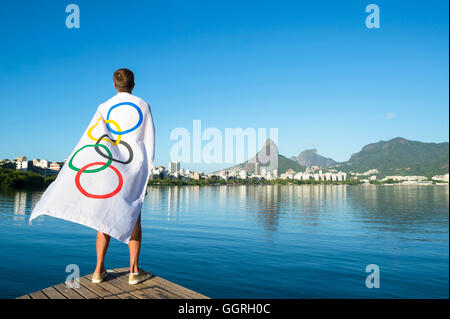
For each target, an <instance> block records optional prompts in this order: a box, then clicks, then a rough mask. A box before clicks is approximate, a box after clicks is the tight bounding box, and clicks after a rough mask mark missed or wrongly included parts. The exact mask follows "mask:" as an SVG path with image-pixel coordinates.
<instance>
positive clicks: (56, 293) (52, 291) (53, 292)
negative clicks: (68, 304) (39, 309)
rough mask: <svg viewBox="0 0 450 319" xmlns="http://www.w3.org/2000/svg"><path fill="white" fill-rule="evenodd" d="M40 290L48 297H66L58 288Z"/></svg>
mask: <svg viewBox="0 0 450 319" xmlns="http://www.w3.org/2000/svg"><path fill="white" fill-rule="evenodd" d="M42 292H43V293H44V294H46V295H47V296H48V297H49V298H50V299H66V297H64V295H62V294H61V293H60V292H59V291H58V290H56V289H55V288H53V287H48V288H45V289H42Z"/></svg>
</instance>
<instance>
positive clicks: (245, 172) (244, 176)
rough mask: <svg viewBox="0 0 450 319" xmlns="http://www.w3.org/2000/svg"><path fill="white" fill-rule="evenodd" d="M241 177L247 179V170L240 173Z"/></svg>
mask: <svg viewBox="0 0 450 319" xmlns="http://www.w3.org/2000/svg"><path fill="white" fill-rule="evenodd" d="M239 177H240V178H241V179H247V171H246V170H245V169H243V170H240V171H239Z"/></svg>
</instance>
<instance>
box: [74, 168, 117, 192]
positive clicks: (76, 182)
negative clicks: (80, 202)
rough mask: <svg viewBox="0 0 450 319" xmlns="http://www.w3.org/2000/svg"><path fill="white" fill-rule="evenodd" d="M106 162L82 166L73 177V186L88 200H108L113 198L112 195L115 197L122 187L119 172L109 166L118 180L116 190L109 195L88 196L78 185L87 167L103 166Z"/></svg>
mask: <svg viewBox="0 0 450 319" xmlns="http://www.w3.org/2000/svg"><path fill="white" fill-rule="evenodd" d="M105 164H106V162H94V163H90V164H87V165H85V166H83V167H82V168H80V170H79V171H78V172H77V175H76V176H75V185H76V186H77V188H78V190H79V191H80V192H81V193H82V194H83V195H84V196H86V197H90V198H110V197H113V196H114V195H116V194H117V193H118V192H119V191H120V190H121V189H122V186H123V178H122V174H120V172H119V170H118V169H117V168H115V167H114V166H113V165H109V167H111V168H112V170H113V171H114V172H116V174H117V177H118V178H119V185H117V188H116V189H115V190H114V191H112V192H111V193H109V194H105V195H94V194H90V193H88V192H86V191H85V190H84V189H83V187H81V183H80V177H81V174H82V173H83V172H84V171H85V170H86V169H87V168H89V167H91V166H94V165H105Z"/></svg>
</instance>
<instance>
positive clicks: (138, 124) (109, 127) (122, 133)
mask: <svg viewBox="0 0 450 319" xmlns="http://www.w3.org/2000/svg"><path fill="white" fill-rule="evenodd" d="M121 105H130V106H132V107H134V108H135V109H136V110H137V111H138V113H139V121H138V122H137V124H136V125H135V126H134V127H132V128H130V129H129V130H126V131H122V132H119V131H116V130H113V129H112V128H111V126H110V125H109V123H106V126H107V127H108V130H109V131H110V132H111V133H113V134H116V135H124V134H127V133H130V132H132V131H134V130H135V129H137V128H138V127H139V126H140V125H141V124H142V120H143V118H144V116H143V115H142V111H141V109H140V108H139V107H138V106H137V105H136V104H134V103H131V102H122V103H118V104H116V105H113V106H111V108H110V109H109V111H108V115H107V116H106V120H109V114H110V113H111V111H112V110H113V109H115V108H116V107H118V106H121Z"/></svg>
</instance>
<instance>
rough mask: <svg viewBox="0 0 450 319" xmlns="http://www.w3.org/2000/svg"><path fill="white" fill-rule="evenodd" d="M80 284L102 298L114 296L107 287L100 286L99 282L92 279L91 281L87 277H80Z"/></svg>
mask: <svg viewBox="0 0 450 319" xmlns="http://www.w3.org/2000/svg"><path fill="white" fill-rule="evenodd" d="M80 284H81V285H83V286H84V287H86V288H87V289H89V290H91V291H92V292H94V293H95V294H96V295H98V296H100V297H102V298H105V297H110V296H113V294H112V293H111V292H109V291H108V290H106V289H105V288H103V287H101V286H99V285H98V284H94V283H92V281H90V280H89V279H87V278H86V277H81V278H80ZM117 299H118V298H117Z"/></svg>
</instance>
